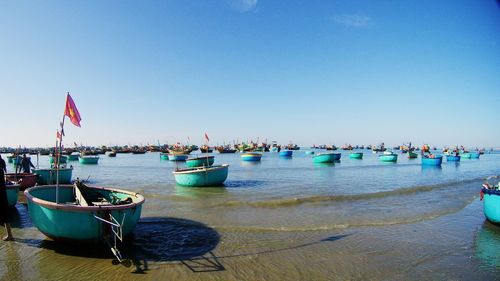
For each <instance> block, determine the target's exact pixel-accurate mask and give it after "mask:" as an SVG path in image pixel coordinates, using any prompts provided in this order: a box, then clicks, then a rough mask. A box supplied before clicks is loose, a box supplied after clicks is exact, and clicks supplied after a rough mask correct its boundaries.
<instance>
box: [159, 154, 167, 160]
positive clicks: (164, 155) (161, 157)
mask: <svg viewBox="0 0 500 281" xmlns="http://www.w3.org/2000/svg"><path fill="white" fill-rule="evenodd" d="M160 159H161V160H168V154H167V153H160Z"/></svg>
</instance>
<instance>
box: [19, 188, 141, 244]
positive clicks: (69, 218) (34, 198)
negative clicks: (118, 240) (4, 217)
mask: <svg viewBox="0 0 500 281" xmlns="http://www.w3.org/2000/svg"><path fill="white" fill-rule="evenodd" d="M56 194H58V199H59V200H58V203H56ZM24 195H25V196H26V201H27V203H28V211H29V215H30V218H31V221H32V222H33V225H35V226H36V227H37V228H38V230H40V232H42V233H43V234H45V235H46V236H47V237H50V238H52V239H54V240H58V241H61V240H62V241H73V242H91V243H98V242H102V241H104V240H105V239H106V237H107V235H110V233H111V234H112V232H111V231H117V232H118V233H119V234H120V236H122V237H125V236H127V235H128V234H130V233H131V232H132V230H133V229H134V228H135V226H136V224H137V221H138V220H139V218H140V217H141V210H142V204H143V203H144V197H143V196H142V195H140V194H138V193H135V192H130V191H125V190H119V189H114V188H103V187H86V188H85V189H81V188H80V189H76V188H75V187H74V186H73V185H60V186H59V190H58V192H57V193H56V186H54V185H46V186H38V187H32V188H29V189H27V190H25V191H24ZM111 223H114V224H115V226H112V225H111Z"/></svg>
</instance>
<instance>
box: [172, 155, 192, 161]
mask: <svg viewBox="0 0 500 281" xmlns="http://www.w3.org/2000/svg"><path fill="white" fill-rule="evenodd" d="M187 159H188V155H187V154H169V155H168V160H170V161H186V160H187Z"/></svg>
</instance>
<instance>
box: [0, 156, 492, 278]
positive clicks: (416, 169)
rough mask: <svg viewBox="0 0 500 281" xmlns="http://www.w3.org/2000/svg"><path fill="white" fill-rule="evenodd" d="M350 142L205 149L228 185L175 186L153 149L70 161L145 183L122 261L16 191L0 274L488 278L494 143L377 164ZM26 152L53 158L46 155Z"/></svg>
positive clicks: (125, 185) (91, 179)
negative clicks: (354, 151) (59, 228)
mask: <svg viewBox="0 0 500 281" xmlns="http://www.w3.org/2000/svg"><path fill="white" fill-rule="evenodd" d="M359 151H361V152H364V157H363V159H361V160H358V159H349V153H350V151H336V152H341V153H342V158H341V160H340V161H339V162H336V163H332V164H315V163H313V161H312V157H313V156H314V155H306V154H305V151H304V150H297V151H294V153H293V156H292V157H289V158H283V157H280V156H279V155H278V154H277V153H273V152H269V153H264V155H263V157H262V160H261V161H260V162H244V161H241V158H240V154H239V153H235V154H218V153H213V154H212V155H215V165H217V164H226V163H227V164H229V165H230V166H229V176H228V179H227V181H226V182H225V185H224V186H223V187H212V188H191V187H181V186H177V185H176V184H175V180H174V177H173V174H172V172H173V171H174V170H175V169H176V168H182V167H184V163H183V162H172V161H165V160H161V159H160V155H159V153H146V154H143V155H132V154H118V155H117V157H116V158H110V157H107V156H105V155H101V158H100V160H99V164H98V165H82V164H79V163H78V162H77V161H76V162H69V164H71V165H72V166H73V167H74V171H73V178H74V179H76V178H79V179H81V180H86V181H87V182H88V183H89V184H91V185H95V186H109V187H116V188H120V189H126V190H131V191H135V192H139V193H141V194H143V195H144V196H145V198H146V203H145V204H144V206H143V211H142V220H141V222H139V224H138V226H137V228H136V230H135V231H134V235H133V237H132V238H131V239H130V240H129V241H128V242H127V243H125V244H124V245H122V249H123V254H124V256H125V257H128V258H129V259H130V260H131V261H133V262H132V266H130V267H125V266H123V265H113V264H111V262H110V261H111V260H112V256H111V255H110V254H109V253H110V251H109V249H108V248H107V247H106V246H105V245H102V246H96V247H94V249H89V247H83V248H82V247H74V246H73V245H66V244H59V243H55V242H53V241H51V240H50V239H48V238H45V237H44V236H43V234H40V233H39V232H38V231H37V230H36V228H35V227H33V225H31V223H30V220H29V216H28V213H27V210H26V206H25V205H23V204H18V205H17V206H16V214H17V217H16V219H17V221H16V222H15V223H14V234H15V236H16V237H17V238H18V240H17V241H16V242H15V243H12V244H8V243H1V246H0V273H3V277H4V278H7V279H9V277H15V278H22V279H33V280H35V279H37V280H39V279H59V278H71V277H75V276H80V277H84V276H85V277H88V276H90V277H92V276H96V277H97V276H101V277H102V276H104V278H106V276H107V277H108V278H111V277H113V276H122V277H124V278H128V277H125V276H128V275H129V274H132V273H143V274H141V275H137V274H136V275H132V278H138V279H141V278H144V279H148V278H152V280H155V279H157V278H161V277H166V278H169V279H174V280H175V279H178V280H184V279H186V280H187V279H189V280H212V279H213V280H332V279H333V280H335V279H360V280H366V279H373V280H380V279H384V280H387V279H389V280H391V279H393V280H421V279H448V278H451V279H464V280H466V279H470V278H473V279H476V278H478V277H482V278H485V279H495V278H498V277H497V276H498V274H499V272H500V256H499V255H500V254H499V253H500V242H499V241H500V231H499V227H498V226H495V225H492V224H490V223H488V222H486V221H485V219H484V216H483V214H482V204H481V203H482V202H480V201H479V191H480V188H481V183H482V181H483V180H484V178H486V177H488V176H490V175H498V174H500V154H496V153H491V154H485V155H481V158H480V159H463V160H462V161H461V162H450V163H448V162H446V160H445V159H443V164H442V166H441V167H426V166H422V165H421V159H420V156H419V158H417V159H408V158H407V154H399V156H398V161H397V163H386V162H381V161H379V159H378V156H379V155H380V154H373V153H372V152H371V151H370V150H359ZM315 152H316V154H318V153H326V152H327V151H322V150H315ZM194 154H196V153H193V155H194ZM32 161H33V162H34V163H35V164H37V163H36V162H38V165H39V166H40V167H42V168H43V167H48V166H49V161H48V157H46V156H41V157H39V158H38V161H37V158H36V157H32ZM9 169H11V170H12V166H9ZM90 248H92V247H90ZM89 251H90V252H89ZM26 263H29V264H33V265H36V266H34V267H30V268H27V267H26V266H25V264H26ZM0 276H1V275H0ZM101 277H100V278H101Z"/></svg>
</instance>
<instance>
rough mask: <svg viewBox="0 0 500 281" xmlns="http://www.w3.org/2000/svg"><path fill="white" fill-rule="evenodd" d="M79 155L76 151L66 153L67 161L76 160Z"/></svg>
mask: <svg viewBox="0 0 500 281" xmlns="http://www.w3.org/2000/svg"><path fill="white" fill-rule="evenodd" d="M79 156H80V155H79V154H78V153H72V154H70V155H68V161H78V157H79ZM61 163H62V162H61Z"/></svg>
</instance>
